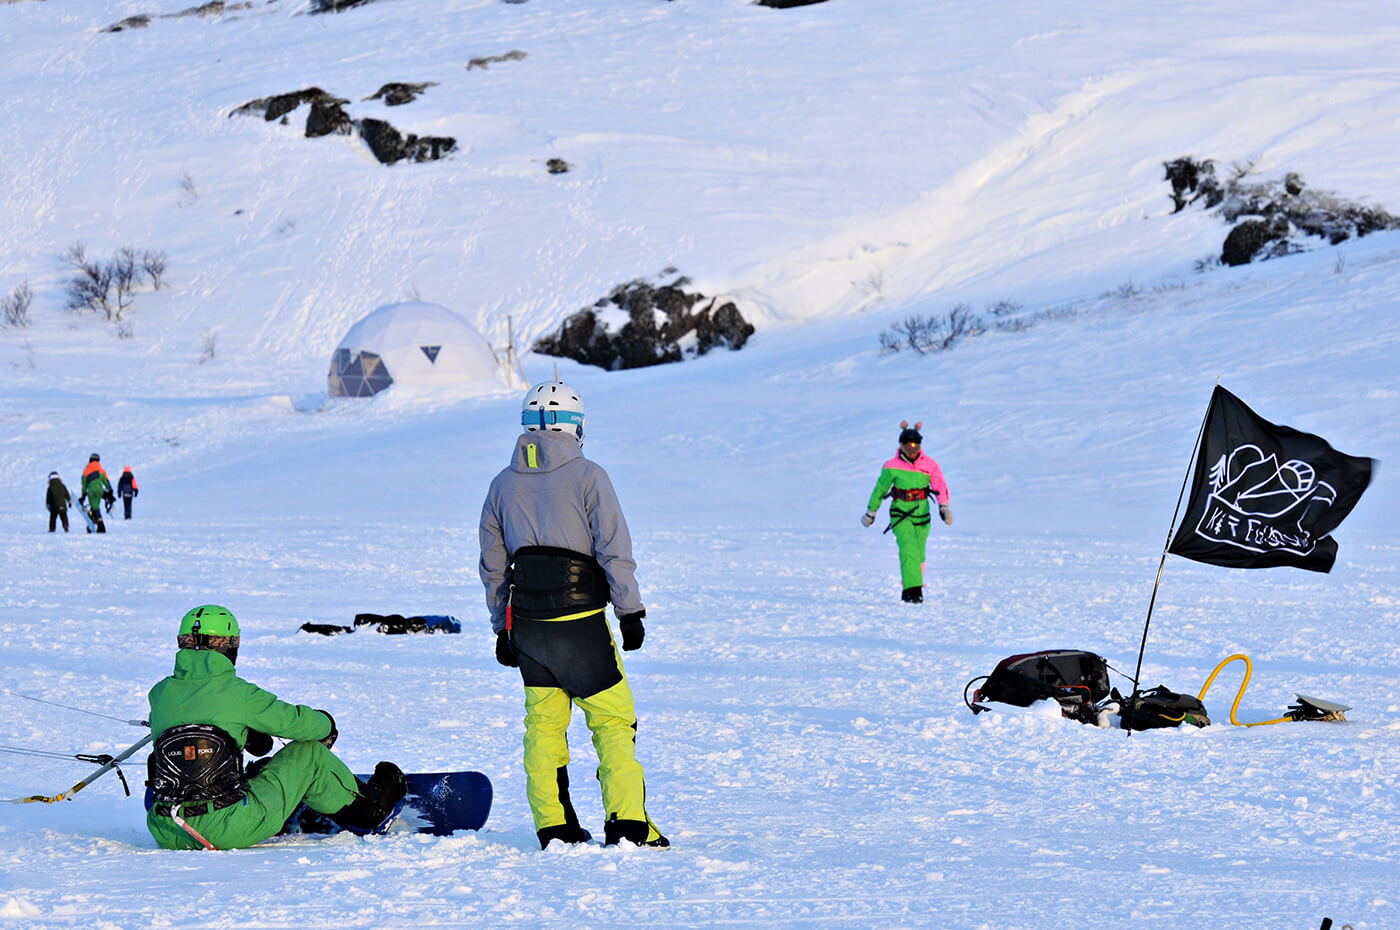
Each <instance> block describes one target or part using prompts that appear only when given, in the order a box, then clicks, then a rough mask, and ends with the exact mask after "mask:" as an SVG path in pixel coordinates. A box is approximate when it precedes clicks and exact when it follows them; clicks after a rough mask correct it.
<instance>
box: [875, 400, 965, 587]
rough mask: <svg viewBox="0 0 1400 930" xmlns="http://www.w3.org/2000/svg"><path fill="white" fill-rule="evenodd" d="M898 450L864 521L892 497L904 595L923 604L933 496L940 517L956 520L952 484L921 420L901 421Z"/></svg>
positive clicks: (884, 470)
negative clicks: (931, 451)
mask: <svg viewBox="0 0 1400 930" xmlns="http://www.w3.org/2000/svg"><path fill="white" fill-rule="evenodd" d="M899 425H900V433H899V451H897V452H896V453H895V455H894V457H893V458H891V459H890V460H889V461H888V462H886V463H885V465H884V467H883V468H881V469H880V477H879V478H878V479H876V481H875V490H873V491H871V492H870V502H869V503H868V504H867V506H866V509H865V515H864V516H863V517H861V518H860V522H861V523H862V524H864V525H865V526H870V525H871V524H872V523H874V522H875V515H876V514H877V513H879V512H880V502H881V501H883V500H884V499H885V498H886V497H889V498H891V500H890V525H889V527H888V528H887V529H886V530H885V532H889V531H890V530H893V531H894V538H895V542H897V543H899V574H900V579H901V580H902V581H903V583H904V591H903V593H902V594H901V595H900V597H901V600H903V601H904V602H905V603H907V604H921V603H923V600H924V559H925V558H926V555H927V552H928V531H929V525H930V524H931V523H932V522H933V513H932V508H931V507H930V505H929V498H930V497H932V498H933V499H934V500H936V501H937V502H938V516H939V517H940V518H941V519H942V520H943V522H944V523H952V522H953V510H952V507H951V506H950V505H949V501H950V497H949V494H948V483H947V482H946V481H944V480H943V471H942V469H940V468H939V467H938V463H937V462H935V461H934V460H933V459H932V458H930V457H929V456H928V455H927V454H926V453H925V452H924V451H923V442H924V437H923V434H922V433H920V432H919V430H920V429H922V428H923V424H922V423H915V424H914V425H913V426H912V427H911V426H910V425H909V421H908V420H905V421H904V422H903V423H900V424H899Z"/></svg>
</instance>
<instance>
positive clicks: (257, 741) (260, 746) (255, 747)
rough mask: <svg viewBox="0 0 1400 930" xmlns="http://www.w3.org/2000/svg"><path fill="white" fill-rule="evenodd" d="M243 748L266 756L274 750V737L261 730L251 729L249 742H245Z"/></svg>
mask: <svg viewBox="0 0 1400 930" xmlns="http://www.w3.org/2000/svg"><path fill="white" fill-rule="evenodd" d="M243 748H244V749H246V750H248V751H249V752H251V753H252V754H253V755H255V756H265V755H267V754H268V753H269V752H272V737H270V736H268V735H267V734H266V733H263V732H262V731H261V730H249V731H248V742H246V743H244V744H243Z"/></svg>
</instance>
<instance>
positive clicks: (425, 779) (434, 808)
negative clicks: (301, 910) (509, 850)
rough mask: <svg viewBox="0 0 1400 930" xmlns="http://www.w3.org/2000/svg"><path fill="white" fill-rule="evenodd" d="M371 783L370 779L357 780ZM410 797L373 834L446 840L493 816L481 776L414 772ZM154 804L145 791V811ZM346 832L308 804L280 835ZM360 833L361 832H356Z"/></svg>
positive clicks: (487, 788)
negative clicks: (406, 834)
mask: <svg viewBox="0 0 1400 930" xmlns="http://www.w3.org/2000/svg"><path fill="white" fill-rule="evenodd" d="M356 777H358V778H359V779H360V780H361V781H369V776H368V775H359V776H356ZM404 778H405V779H407V780H408V794H406V795H404V799H403V800H402V801H400V802H399V805H398V807H396V808H394V813H393V814H391V815H390V816H389V817H388V819H386V820H385V821H384V823H382V824H380V825H379V827H378V828H376V829H375V830H372V831H370V832H372V833H388V832H390V831H393V830H400V829H403V830H413V831H416V832H418V833H431V834H433V835H434V836H446V835H447V834H449V833H451V832H453V831H454V830H480V829H481V827H482V826H483V825H484V824H485V823H486V818H487V816H488V815H489V814H490V813H491V779H489V778H487V777H486V776H485V775H483V774H481V773H480V772H433V773H426V774H423V773H417V772H411V773H409V774H407V775H405V776H404ZM154 803H155V798H154V796H153V795H152V794H151V789H150V788H149V787H147V788H146V809H147V810H150V808H151V805H152V804H154ZM344 829H345V828H344V827H342V826H341V825H340V824H338V823H336V822H335V821H334V820H331V819H330V818H329V817H327V816H326V815H325V814H321V813H317V812H316V811H313V810H312V809H311V808H309V807H307V806H306V805H305V804H303V805H301V806H300V807H298V808H297V809H296V810H294V811H293V812H292V816H290V817H288V818H287V823H286V825H284V826H283V827H282V829H281V830H280V831H279V832H280V833H284V834H285V833H339V832H341V831H342V830H344ZM356 832H358V831H356Z"/></svg>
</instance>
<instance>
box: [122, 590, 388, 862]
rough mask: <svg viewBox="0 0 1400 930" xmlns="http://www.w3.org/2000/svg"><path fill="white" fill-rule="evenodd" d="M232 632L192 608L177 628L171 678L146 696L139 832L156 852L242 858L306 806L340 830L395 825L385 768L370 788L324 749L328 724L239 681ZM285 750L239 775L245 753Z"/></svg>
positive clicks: (223, 614) (320, 715) (209, 609)
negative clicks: (145, 794) (147, 739)
mask: <svg viewBox="0 0 1400 930" xmlns="http://www.w3.org/2000/svg"><path fill="white" fill-rule="evenodd" d="M238 641H239V627H238V620H237V619H236V618H235V617H234V616H233V614H232V613H230V612H229V611H228V609H227V608H224V607H219V606H217V605H214V604H206V605H204V606H202V607H196V608H194V609H193V610H191V611H190V612H189V613H187V614H185V616H184V618H183V619H182V620H181V621H180V632H179V635H178V636H177V637H176V644H177V645H178V646H179V651H178V652H177V653H176V654H175V671H174V674H172V675H171V676H170V677H168V678H164V679H162V680H161V681H159V682H157V683H156V685H155V687H153V688H151V693H150V702H151V715H150V724H151V735H152V736H153V737H154V741H155V742H154V745H155V749H154V751H153V752H152V753H151V756H150V758H149V760H148V762H147V767H148V774H149V781H148V782H147V784H149V785H150V787H151V792H152V794H153V796H154V800H155V803H154V805H153V806H152V807H151V809H150V810H149V811H148V812H147V813H146V827H147V829H149V830H150V831H151V836H152V837H154V838H155V841H156V843H158V844H159V845H160V846H161V847H162V848H164V849H199V848H201V847H203V848H205V849H241V848H243V847H246V846H252V845H253V844H254V843H260V842H262V841H263V840H265V839H267V838H268V837H270V836H273V835H275V834H276V833H278V832H279V831H280V830H281V829H282V826H283V825H284V824H285V823H286V822H287V818H288V817H290V816H291V814H292V812H293V811H295V810H296V809H297V806H298V805H300V804H302V803H305V804H306V806H307V807H309V808H311V809H312V810H314V811H318V812H320V813H322V814H325V815H327V816H329V817H330V818H331V819H332V820H334V821H335V822H336V823H338V824H340V825H341V826H342V827H345V828H346V829H348V830H354V831H356V832H359V833H368V832H373V831H374V830H375V829H377V828H378V827H380V826H382V825H383V823H384V822H385V821H387V820H388V818H389V817H390V815H392V814H393V813H394V810H395V809H396V807H397V805H398V803H399V801H400V800H401V799H402V798H403V796H404V794H405V791H406V785H405V780H404V775H403V772H402V771H400V770H399V767H398V766H396V765H394V763H392V762H380V763H379V764H378V765H377V766H375V769H374V775H373V776H371V777H370V779H369V780H368V781H367V782H361V781H359V780H358V779H356V778H355V776H354V775H353V774H352V773H351V771H350V769H349V768H348V767H347V766H346V765H345V763H344V762H342V761H341V760H340V759H339V758H338V757H337V756H336V755H335V754H334V753H332V752H331V750H330V747H331V746H332V745H334V743H335V739H336V736H337V733H336V728H335V720H334V719H333V718H332V717H331V715H330V714H328V713H326V712H325V711H323V710H315V709H313V708H311V707H307V706H306V705H304V704H288V703H286V702H285V701H282V700H280V699H278V697H277V696H276V695H274V694H270V693H269V692H267V691H264V690H262V689H261V688H259V687H258V686H257V685H255V684H252V683H251V682H248V681H245V680H244V679H242V678H240V677H238V674H237V673H236V672H235V671H234V663H235V662H236V661H237V660H238ZM274 736H277V737H281V738H283V739H287V740H291V742H289V743H287V744H286V745H285V746H283V747H282V748H281V749H279V750H278V751H277V752H276V754H274V755H272V756H271V757H269V758H266V759H259V760H258V761H256V762H254V763H253V764H252V765H251V766H249V768H248V770H247V771H246V772H245V771H244V768H243V750H244V749H245V748H246V749H248V751H249V752H251V753H252V754H253V755H258V756H265V755H266V754H267V753H269V752H271V750H272V737H274Z"/></svg>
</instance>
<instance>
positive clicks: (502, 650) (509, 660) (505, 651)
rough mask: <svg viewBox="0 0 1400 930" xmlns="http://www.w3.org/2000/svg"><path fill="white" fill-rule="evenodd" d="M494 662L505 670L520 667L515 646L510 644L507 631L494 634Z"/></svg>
mask: <svg viewBox="0 0 1400 930" xmlns="http://www.w3.org/2000/svg"><path fill="white" fill-rule="evenodd" d="M496 661H497V662H499V663H501V664H502V665H504V666H505V667H506V668H519V667H520V656H518V655H516V653H515V646H513V645H512V644H511V641H510V631H509V630H501V631H500V632H499V633H497V634H496Z"/></svg>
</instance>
